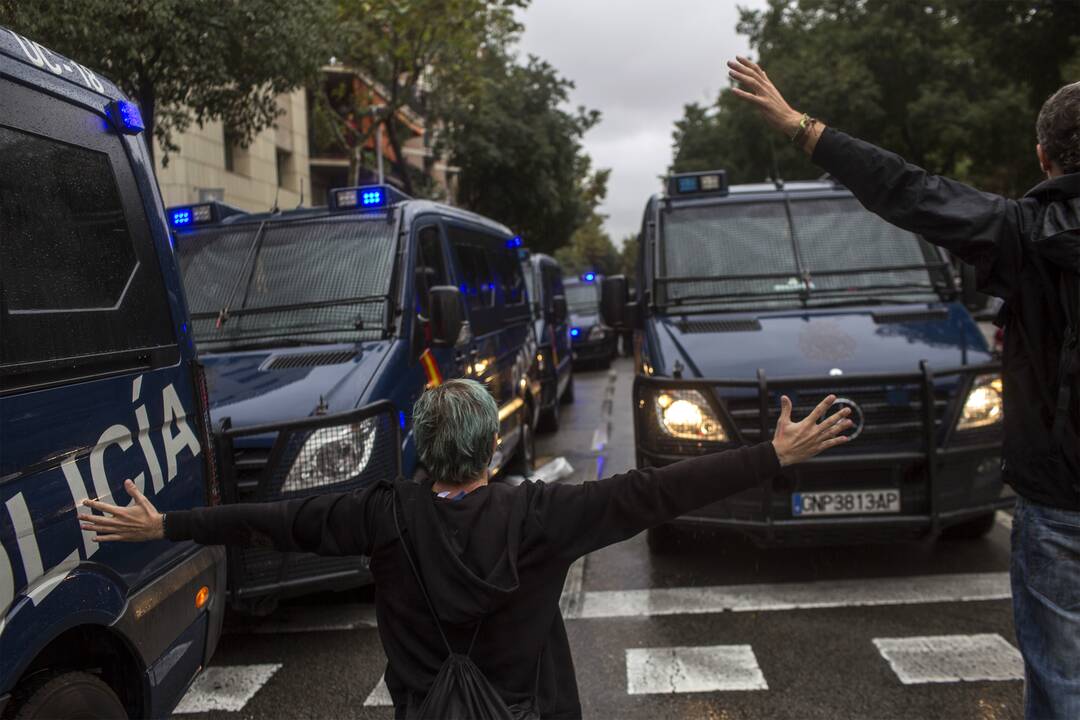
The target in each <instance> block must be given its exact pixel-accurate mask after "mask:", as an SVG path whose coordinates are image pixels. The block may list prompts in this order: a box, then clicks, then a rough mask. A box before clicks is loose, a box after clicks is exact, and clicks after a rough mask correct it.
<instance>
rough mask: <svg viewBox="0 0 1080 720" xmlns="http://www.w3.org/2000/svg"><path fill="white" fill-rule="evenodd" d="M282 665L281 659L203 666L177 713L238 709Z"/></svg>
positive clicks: (242, 707)
mask: <svg viewBox="0 0 1080 720" xmlns="http://www.w3.org/2000/svg"><path fill="white" fill-rule="evenodd" d="M280 669H281V663H264V664H259V665H225V666H221V665H215V666H211V667H208V668H206V669H205V670H203V672H202V674H201V675H199V677H197V678H195V682H193V683H192V684H191V688H190V689H188V691H187V693H186V694H185V695H184V697H183V698H182V699H181V700H180V704H178V705H177V706H176V709H175V710H174V711H173V712H175V713H205V712H210V711H211V710H223V711H225V712H238V711H240V710H243V709H244V706H245V705H247V703H248V701H249V700H251V698H252V697H254V696H255V693H257V692H258V691H259V689H260V688H261V687H262V686H263V685H265V684H266V683H267V682H268V681H269V680H270V678H272V677H273V676H274V673H276V672H277V671H278V670H280Z"/></svg>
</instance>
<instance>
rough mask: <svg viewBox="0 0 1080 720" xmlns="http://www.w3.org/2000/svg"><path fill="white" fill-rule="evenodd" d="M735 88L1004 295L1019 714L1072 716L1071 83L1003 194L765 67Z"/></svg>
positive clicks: (1079, 546) (875, 203)
mask: <svg viewBox="0 0 1080 720" xmlns="http://www.w3.org/2000/svg"><path fill="white" fill-rule="evenodd" d="M728 68H729V74H730V77H731V79H732V80H734V81H735V82H736V83H738V86H737V87H736V88H734V92H735V94H736V95H738V96H739V97H740V98H742V99H743V100H745V101H746V102H748V103H750V104H751V105H752V106H753V107H755V108H756V109H757V110H758V111H759V113H760V115H761V117H762V118H763V119H764V121H765V122H766V123H768V124H769V125H770V126H772V127H773V128H775V129H777V130H779V131H780V132H783V133H784V134H785V135H787V136H788V138H789V139H791V141H792V142H794V143H795V144H797V145H799V146H800V147H801V148H802V149H803V150H804V151H805V152H806V153H807V154H808V155H810V157H811V159H812V160H813V162H814V163H815V164H816V165H818V166H819V167H821V168H822V169H824V170H825V171H827V172H828V173H829V174H830V175H832V176H833V177H834V178H836V179H837V180H838V181H840V182H841V183H843V184H844V185H845V186H846V187H847V188H848V189H849V190H851V192H852V193H853V194H854V195H855V197H856V198H858V199H859V202H861V203H862V204H863V206H865V207H866V208H867V209H868V210H870V211H871V212H873V213H876V214H877V215H879V216H881V217H882V218H883V219H885V220H886V221H888V222H890V223H893V224H894V225H897V226H899V227H901V228H904V229H905V230H909V231H911V232H914V233H918V234H920V235H922V236H923V237H925V238H926V239H927V240H928V241H930V242H931V243H934V244H935V245H939V246H941V247H943V248H945V249H946V250H948V251H949V252H951V253H953V254H955V255H957V256H959V257H960V259H962V260H964V261H965V262H967V263H970V264H972V265H974V266H975V268H976V272H977V277H978V281H979V286H980V288H979V289H980V290H981V291H982V292H985V293H987V294H989V295H994V296H996V297H999V298H1001V299H1003V300H1004V301H1005V304H1004V306H1003V307H1004V310H1003V312H1002V313H1001V315H1000V316H999V319H1000V321H1001V322H1003V323H1004V327H1005V348H1004V352H1003V356H1002V365H1003V382H1004V396H1005V397H1004V402H1005V408H1004V410H1005V419H1004V423H1005V425H1004V428H1005V440H1004V447H1003V449H1002V473H1003V475H1004V479H1005V482H1007V483H1009V484H1010V485H1011V486H1012V487H1013V488H1014V489H1015V490H1016V493H1017V495H1018V497H1017V502H1016V510H1015V515H1014V517H1013V530H1012V562H1011V576H1012V597H1013V611H1014V619H1015V624H1016V637H1017V640H1018V642H1019V645H1020V652H1021V654H1022V655H1023V657H1024V674H1025V685H1024V687H1025V691H1024V708H1025V714H1026V715H1027V717H1028V718H1062V719H1065V718H1080V82H1073V83H1070V84H1068V85H1065V86H1064V87H1062V88H1061V89H1060V90H1058V91H1057V92H1056V93H1054V94H1053V95H1052V96H1051V97H1050V98H1049V99H1048V100H1047V101H1046V102H1045V103H1044V105H1043V107H1042V109H1041V111H1040V112H1039V117H1038V119H1037V121H1036V123H1035V136H1036V139H1037V141H1038V144H1037V145H1036V147H1035V154H1036V157H1037V159H1038V162H1039V166H1040V167H1041V168H1042V170H1043V172H1044V173H1045V174H1046V178H1047V179H1046V181H1045V182H1042V183H1040V184H1039V185H1037V186H1036V187H1035V188H1033V189H1032V190H1030V191H1029V192H1028V193H1027V194H1026V195H1024V197H1023V198H1021V199H1019V200H1013V199H1009V198H1004V197H1001V196H998V195H993V194H991V193H985V192H980V191H979V190H976V189H974V188H971V187H968V186H967V185H964V184H963V183H960V182H956V181H955V180H950V179H948V178H944V177H940V176H937V175H932V174H931V173H928V172H927V171H926V170H923V169H922V168H920V167H916V166H915V165H912V164H910V163H908V162H905V161H904V159H903V158H901V157H899V156H898V155H896V154H894V153H891V152H889V151H887V150H883V149H882V148H879V147H877V146H875V145H872V144H870V143H867V142H864V141H862V140H857V139H856V138H853V137H850V136H849V135H846V134H844V133H842V132H840V131H839V130H836V129H833V128H830V127H826V126H825V125H824V123H822V122H820V121H818V120H816V119H814V118H812V117H810V116H809V115H804V114H802V113H800V112H799V111H797V110H795V109H794V108H792V107H791V106H790V105H789V104H788V103H787V101H786V100H784V97H783V96H782V95H781V94H780V92H779V91H778V90H777V89H776V86H775V85H774V84H773V83H772V81H771V80H769V77H768V75H767V74H766V73H765V71H764V70H763V69H762V68H761V67H760V66H759V65H757V64H756V63H754V62H751V61H750V60H748V59H746V58H742V57H739V58H736V59H735V60H732V61H730V62H729V63H728Z"/></svg>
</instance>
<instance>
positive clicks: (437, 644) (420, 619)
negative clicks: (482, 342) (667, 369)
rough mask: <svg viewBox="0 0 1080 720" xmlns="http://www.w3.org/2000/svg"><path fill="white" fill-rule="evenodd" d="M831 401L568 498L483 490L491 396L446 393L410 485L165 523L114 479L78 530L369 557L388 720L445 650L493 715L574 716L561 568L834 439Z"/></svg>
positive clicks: (429, 399) (459, 384) (116, 537)
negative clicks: (390, 707) (122, 498)
mask: <svg viewBox="0 0 1080 720" xmlns="http://www.w3.org/2000/svg"><path fill="white" fill-rule="evenodd" d="M834 400H835V397H834V396H831V395H830V396H829V397H827V398H825V399H824V400H823V401H822V402H821V403H820V404H819V405H818V406H817V407H816V408H815V409H814V410H813V412H811V413H810V415H808V416H807V417H806V418H804V419H803V420H801V421H800V422H795V421H793V420H792V418H791V401H790V400H789V399H788V398H787V397H784V398H782V400H781V413H780V417H779V421H778V423H777V426H776V432H775V434H774V436H773V439H772V442H763V443H760V444H758V445H753V446H750V447H742V448H739V449H736V450H728V451H726V452H719V453H715V454H711V455H704V456H700V457H695V458H692V459H688V460H683V461H681V462H677V463H674V464H672V465H668V466H666V467H662V468H639V469H636V470H630V471H629V472H626V473H623V474H621V475H615V476H613V477H609V478H606V479H603V480H597V481H593V482H586V483H583V484H580V485H561V484H556V485H546V484H544V483H539V482H525V483H522V484H521V485H518V486H516V487H514V486H510V485H507V484H502V483H491V484H489V483H488V480H489V472H488V464H489V463H490V462H491V457H492V454H493V452H494V448H495V436H496V433H497V432H498V429H499V417H498V408H497V407H496V404H495V401H494V399H493V398H492V396H491V394H490V393H489V392H488V391H487V389H486V388H485V387H484V386H483V385H481V384H480V383H477V382H475V381H473V380H460V379H459V380H451V381H449V382H446V383H444V384H442V385H440V386H438V387H435V388H432V389H429V390H427V391H426V392H424V394H423V395H421V396H420V398H419V399H418V400H417V402H416V405H415V407H414V408H413V428H414V434H415V439H416V447H417V453H418V456H419V458H420V462H421V463H422V466H423V469H422V470H421V471H420V472H418V474H417V476H416V477H414V478H413V479H411V480H405V479H401V478H399V479H397V480H394V481H392V482H391V479H390V478H387V480H386V481H380V482H378V483H376V484H375V485H373V486H371V487H368V488H366V489H364V490H360V491H356V492H350V493H330V494H325V495H317V496H312V497H306V498H300V499H295V500H286V501H281V502H271V503H250V504H237V505H221V506H216V507H207V508H198V509H194V510H186V511H179V512H169V513H167V514H161V513H159V512H157V510H156V509H155V508H154V506H153V505H152V504H151V503H150V501H149V500H147V499H146V498H145V497H144V496H143V495H142V493H140V492H139V490H138V489H137V488H136V487H135V485H134V483H131V482H127V483H125V488H126V490H127V492H128V494H129V495H130V496H131V498H132V501H131V502H130V503H129V504H128V505H127V506H125V507H118V506H116V505H110V504H107V503H103V502H99V501H96V500H87V501H86V504H87V505H88V506H89V507H90V508H92V509H93V510H95V511H97V512H99V513H101V514H100V515H97V514H95V515H88V516H86V517H85V519H84V520H83V528H85V529H87V530H91V531H93V532H95V533H96V534H97V535H96V538H97V540H99V541H128V542H131V541H146V540H157V539H161V538H168V539H170V540H194V541H195V542H198V543H201V544H204V545H266V546H273V547H275V548H277V549H279V550H282V551H303V552H313V553H319V554H322V555H367V556H369V557H370V558H371V572H372V575H373V576H374V579H375V587H376V593H375V606H376V614H377V617H378V627H379V635H380V637H381V640H382V644H383V648H384V650H385V651H386V657H387V661H388V662H387V668H386V675H385V677H386V685H387V688H388V689H389V690H390V694H391V697H392V698H393V701H394V707H395V717H399V718H400V717H414V716H415V715H416V714H417V708H418V707H419V706H420V705H421V703H422V702H423V700H424V698H425V696H426V695H427V693H428V691H429V689H430V688H431V686H432V683H433V682H434V679H435V677H436V674H437V673H438V671H439V669H440V666H441V665H442V663H443V662H444V660H446V659H447V655H448V653H447V648H446V645H447V644H449V645H450V646H451V647H452V648H453V649H454V651H455V652H457V653H466V652H467V650H468V655H469V657H470V658H471V659H472V660H473V661H474V662H475V663H476V665H477V666H479V668H480V669H481V670H482V671H483V673H484V675H485V676H486V677H487V678H488V680H489V681H490V682H491V683H492V684H493V685H494V687H495V688H497V690H498V692H499V694H500V695H501V697H502V700H503V701H504V702H505V703H506V705H508V706H511V707H513V706H518V707H525V706H527V705H529V704H532V705H533V706H534V707H536V708H537V709H538V711H539V715H540V717H543V718H545V720H547V719H549V718H578V717H580V716H581V705H580V702H579V700H578V690H577V681H576V679H575V675H574V666H573V661H572V659H571V657H570V646H569V644H568V642H567V637H566V630H565V628H564V626H563V618H562V615H561V613H560V610H559V597H560V595H561V593H562V588H563V584H564V582H565V579H566V574H567V571H568V570H569V568H570V565H571V563H573V562H574V561H575V560H576V559H577V558H579V557H581V556H583V555H585V554H586V553H589V552H592V551H594V550H598V549H599V548H602V547H604V546H606V545H611V544H612V543H616V542H619V541H621V540H625V539H627V538H630V537H632V536H634V535H636V534H637V533H639V532H641V531H642V530H645V529H647V528H650V527H654V526H656V525H659V524H661V523H664V522H667V521H669V520H672V519H674V518H675V517H678V516H679V515H681V514H683V513H686V512H688V511H690V510H693V509H695V508H698V507H701V506H703V505H707V504H709V503H712V502H716V501H718V500H721V499H723V498H725V497H727V496H729V495H732V494H734V493H737V492H740V491H742V490H745V489H747V488H751V487H755V486H759V485H761V484H763V483H765V482H769V481H770V480H771V479H772V478H773V477H774V476H775V475H777V474H778V473H780V472H781V468H783V467H785V466H788V465H792V464H795V463H799V462H802V461H804V460H808V459H809V458H811V457H813V456H815V455H817V454H818V453H820V452H822V451H823V450H825V449H827V448H830V447H833V446H835V445H838V444H840V443H843V442H845V441H846V440H847V438H846V437H845V436H844V435H842V434H841V433H843V432H844V431H845V430H847V429H848V428H850V427H851V420H850V419H848V417H847V415H848V411H847V410H846V409H844V410H841V411H839V412H837V413H835V414H833V415H831V416H829V417H827V418H825V415H826V413H827V412H828V410H829V408H830V406H831V405H832V402H833V401H834ZM823 418H824V419H823ZM395 496H396V499H395ZM399 527H400V528H401V531H400V532H399V530H398V528H399ZM403 544H407V547H403ZM406 550H410V551H411V553H412V554H411V556H410V555H408V554H407V553H406ZM410 558H412V559H410ZM413 561H415V565H416V566H417V572H416V575H417V576H419V577H420V578H421V579H422V581H423V586H421V585H420V582H419V581H418V580H417V579H416V577H414V574H413V571H412V568H411V567H410V563H412V562H413ZM424 588H426V591H427V595H428V596H429V598H430V604H431V606H432V608H433V610H432V611H429V607H428V603H427V601H425V598H424V591H423V589H424ZM431 612H434V613H435V615H436V617H437V622H436V621H435V620H434V619H433V618H432V616H431ZM481 621H482V622H481ZM440 627H441V628H443V630H445V636H446V642H445V643H444V641H443V638H442V637H441V635H440V630H439V628H440ZM474 633H475V635H474ZM470 648H471V649H470Z"/></svg>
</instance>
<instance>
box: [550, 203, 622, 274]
mask: <svg viewBox="0 0 1080 720" xmlns="http://www.w3.org/2000/svg"><path fill="white" fill-rule="evenodd" d="M555 259H556V260H558V261H559V264H560V265H562V268H563V270H564V271H565V272H566V273H568V274H570V275H579V274H581V273H584V272H596V273H600V274H601V275H615V274H617V273H619V272H621V271H622V257H621V256H620V255H619V251H618V250H616V249H615V245H614V244H613V243H612V242H611V238H610V237H609V236H608V234H607V233H606V232H605V231H604V216H603V215H600V214H599V213H595V212H594V213H592V214H591V215H590V216H589V218H588V220H586V221H585V223H584V224H583V225H582V226H581V227H579V228H578V229H577V230H575V231H574V234H573V236H572V237H571V238H570V244H569V245H565V246H563V247H561V248H559V249H558V250H556V251H555Z"/></svg>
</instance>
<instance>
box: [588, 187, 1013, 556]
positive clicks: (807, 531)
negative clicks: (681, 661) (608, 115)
mask: <svg viewBox="0 0 1080 720" xmlns="http://www.w3.org/2000/svg"><path fill="white" fill-rule="evenodd" d="M972 290H973V288H970V287H964V285H963V283H958V281H957V279H956V277H955V275H954V273H953V271H952V268H951V266H950V264H949V263H948V259H947V258H946V257H945V255H944V254H943V252H942V251H940V250H939V249H937V248H936V247H934V246H933V245H930V244H929V243H928V242H926V241H925V240H924V239H922V238H920V237H917V236H915V235H913V234H911V233H908V232H905V231H903V230H900V229H898V228H896V227H894V226H892V225H889V224H887V223H885V222H884V221H882V220H880V219H879V218H878V217H876V216H875V215H872V214H871V213H869V212H867V211H866V210H865V209H863V208H862V206H860V205H859V204H858V202H857V201H856V200H855V198H854V197H853V196H852V195H851V193H850V192H848V191H847V190H846V189H845V188H843V187H841V186H839V185H836V184H834V183H833V182H831V181H829V180H828V179H826V180H823V181H817V182H791V183H786V184H784V183H776V184H773V183H768V184H754V185H736V186H731V187H729V186H728V184H727V179H726V174H725V173H724V172H723V171H716V172H707V173H691V174H686V175H676V176H674V177H671V178H670V179H669V182H668V184H667V192H666V193H664V194H661V195H657V196H654V197H653V198H651V199H650V200H649V202H648V204H647V206H646V208H645V215H644V219H643V224H642V230H641V242H640V255H639V258H638V273H637V296H636V297H637V300H636V301H635V302H633V303H630V302H628V298H627V294H628V293H627V287H626V280H625V278H622V277H613V278H608V279H606V280H605V282H604V285H603V288H602V294H603V300H602V304H603V311H604V315H605V317H607V318H608V319H609V321H610V322H611V323H613V324H617V325H619V326H620V327H633V328H634V346H635V347H634V351H635V363H636V371H637V372H636V376H635V381H634V389H633V393H634V398H633V406H634V437H635V444H636V452H637V462H638V464H639V465H642V466H644V465H653V466H660V465H664V464H666V463H670V462H673V461H675V460H678V459H680V458H684V457H686V456H688V455H695V454H700V453H705V452H711V451H714V450H718V449H722V448H728V447H736V446H739V445H743V444H751V443H757V442H760V441H763V440H767V439H769V438H770V437H772V433H773V430H774V428H775V424H776V421H777V417H778V414H779V408H780V396H781V395H783V394H786V395H788V396H789V397H791V399H792V402H793V403H794V406H795V410H794V413H795V416H796V417H799V416H802V415H805V414H806V413H807V412H809V411H810V409H811V408H813V406H814V405H815V404H816V403H817V402H819V401H820V400H821V398H822V397H824V396H825V395H828V394H830V393H834V394H836V395H837V396H838V398H839V399H838V400H837V401H836V404H835V406H834V411H836V410H838V409H840V408H843V407H848V408H850V409H851V411H852V417H853V419H854V420H855V422H856V426H855V428H854V429H853V431H852V438H853V441H852V442H850V443H847V444H845V445H843V446H841V447H838V448H834V449H833V450H830V451H828V452H826V453H824V454H823V455H822V456H820V457H818V458H815V459H814V460H812V461H810V462H808V463H805V464H803V465H800V466H798V467H795V468H790V469H786V470H785V471H784V472H783V473H782V474H781V475H779V476H778V477H776V478H774V479H772V480H771V481H770V482H768V483H766V484H765V485H763V486H762V487H757V488H753V489H750V490H747V491H745V492H742V493H739V494H737V495H735V496H733V497H731V498H729V499H728V500H726V501H724V502H720V503H716V504H713V505H710V506H708V507H705V508H702V509H701V510H698V511H695V512H693V513H691V514H689V515H687V516H685V517H682V518H680V519H679V521H678V522H677V523H676V525H682V526H698V527H715V528H726V529H731V530H736V531H740V532H742V533H745V534H747V535H750V536H751V537H752V538H754V539H755V540H757V541H759V542H761V543H765V544H774V543H797V542H806V543H815V544H817V543H833V542H839V543H843V542H855V541H861V540H882V541H889V540H898V539H905V538H918V537H926V536H931V537H933V536H936V535H938V534H939V533H942V532H944V533H946V534H950V535H958V536H978V535H981V534H984V533H986V532H988V531H989V530H990V528H991V527H992V526H993V521H994V512H995V511H996V510H997V509H999V508H1005V507H1008V506H1010V505H1011V503H1012V501H1013V498H1012V497H1011V495H1010V494H1009V493H1008V491H1007V490H1005V489H1004V488H1003V484H1002V480H1001V467H1000V466H1001V460H1000V448H1001V439H1002V437H1001V433H1002V429H1001V428H1002V395H1001V392H1002V385H1001V375H1000V367H999V366H998V364H997V363H996V362H995V361H994V359H993V357H992V355H991V352H990V348H989V347H987V343H986V340H985V338H984V337H983V335H982V333H981V332H980V331H979V329H978V327H977V326H976V324H975V322H974V321H973V319H972V317H971V315H970V314H969V312H968V310H967V309H966V307H965V305H964V304H963V302H962V301H963V300H964V299H965V298H970V297H971V295H972ZM677 535H678V533H677V532H673V530H672V526H664V527H660V528H657V529H655V530H654V531H652V532H651V533H650V534H649V542H650V546H651V547H652V548H654V549H656V550H663V549H666V548H669V547H670V546H671V541H672V540H673V539H674V538H675V537H677Z"/></svg>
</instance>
